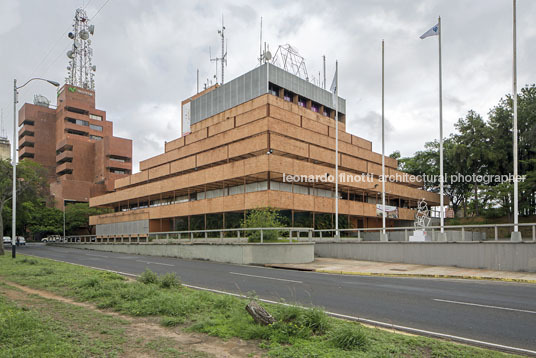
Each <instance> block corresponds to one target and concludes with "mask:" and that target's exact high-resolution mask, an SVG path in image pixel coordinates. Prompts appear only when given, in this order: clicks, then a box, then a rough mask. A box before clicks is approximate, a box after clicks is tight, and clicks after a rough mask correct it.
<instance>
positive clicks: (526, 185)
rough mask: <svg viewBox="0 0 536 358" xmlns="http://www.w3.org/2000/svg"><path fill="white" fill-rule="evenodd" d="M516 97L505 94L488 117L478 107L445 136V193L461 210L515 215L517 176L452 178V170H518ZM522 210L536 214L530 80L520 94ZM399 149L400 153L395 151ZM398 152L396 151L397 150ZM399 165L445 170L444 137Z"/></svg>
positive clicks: (435, 185) (535, 121) (534, 93)
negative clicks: (441, 162) (441, 163)
mask: <svg viewBox="0 0 536 358" xmlns="http://www.w3.org/2000/svg"><path fill="white" fill-rule="evenodd" d="M512 105H513V101H512V97H511V96H510V95H507V96H506V97H505V98H503V99H501V100H500V101H499V103H498V104H497V105H496V106H494V107H493V108H492V109H491V110H490V112H489V113H488V118H487V120H486V119H484V118H483V117H482V116H481V115H480V114H478V113H476V112H475V111H473V110H470V111H468V113H467V115H466V116H465V117H464V118H460V119H459V120H458V122H457V123H456V124H455V129H456V132H455V133H453V134H452V135H451V136H450V137H448V138H445V139H444V151H443V154H444V172H445V173H446V174H447V182H446V186H445V194H446V195H447V196H448V197H449V199H450V201H451V204H452V207H453V209H454V211H455V212H458V211H459V209H460V208H461V207H463V209H464V210H463V213H464V215H466V216H467V215H475V216H476V215H482V214H484V215H488V216H503V215H506V216H510V215H512V212H513V208H512V206H513V204H512V196H513V182H512V181H511V180H510V181H502V180H501V181H491V182H489V181H478V180H471V181H465V180H463V181H451V180H449V179H450V178H451V176H452V175H457V174H458V173H459V174H460V175H461V176H473V174H474V175H476V176H486V175H487V176H488V178H489V176H509V175H513V138H512V137H513V135H512V131H513V120H512V118H513V109H512ZM518 131H519V132H518V138H519V143H518V148H519V154H518V155H519V174H520V175H524V176H525V180H524V181H523V182H520V183H519V210H520V215H533V214H536V87H535V86H534V85H531V86H526V87H524V88H523V89H522V90H521V93H519V94H518ZM394 154H395V153H394ZM395 155H396V154H395ZM399 169H401V170H403V171H406V172H408V173H411V174H415V175H423V174H424V175H427V176H431V175H438V174H439V143H438V141H433V142H428V143H425V145H424V150H422V151H418V152H416V153H415V154H414V155H413V156H411V157H406V158H400V159H399ZM425 188H426V189H427V190H431V191H435V192H438V191H439V181H438V180H436V181H430V182H426V183H425Z"/></svg>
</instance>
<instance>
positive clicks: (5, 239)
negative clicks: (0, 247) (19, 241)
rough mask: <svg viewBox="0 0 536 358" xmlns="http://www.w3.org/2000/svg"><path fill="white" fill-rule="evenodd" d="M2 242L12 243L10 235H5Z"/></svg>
mask: <svg viewBox="0 0 536 358" xmlns="http://www.w3.org/2000/svg"><path fill="white" fill-rule="evenodd" d="M2 242H3V243H4V245H5V244H11V238H10V237H9V236H4V238H3V239H2Z"/></svg>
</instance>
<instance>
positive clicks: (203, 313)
mask: <svg viewBox="0 0 536 358" xmlns="http://www.w3.org/2000/svg"><path fill="white" fill-rule="evenodd" d="M17 260H19V259H17ZM36 260H37V261H38V263H37V264H30V263H21V264H17V265H15V264H14V263H13V261H12V260H11V259H7V258H6V257H0V266H1V267H2V271H1V273H0V275H1V276H3V277H5V278H6V279H8V280H11V281H13V282H17V283H21V284H24V285H27V286H30V287H34V288H41V289H45V290H48V291H52V292H55V293H57V294H60V295H63V296H67V297H72V298H74V299H77V300H81V301H87V302H92V303H94V304H96V305H98V307H102V308H109V309H112V310H115V311H118V312H122V313H125V314H129V315H132V316H157V317H160V319H161V321H160V323H161V324H162V325H164V326H175V325H185V329H186V330H189V331H195V332H202V333H207V334H209V335H212V336H216V337H221V338H224V339H228V338H231V337H237V338H241V339H255V340H260V345H262V347H264V348H265V349H266V350H267V355H268V356H270V357H337V358H339V357H341V358H347V357H399V356H404V357H423V356H424V357H504V356H507V355H505V354H504V353H501V352H496V351H490V350H484V349H480V348H475V347H468V346H464V345H458V344H454V343H451V342H446V341H442V340H436V339H431V338H426V337H414V336H409V335H402V334H395V333H392V332H387V331H385V330H380V329H373V328H368V327H363V326H361V325H360V324H358V323H353V322H345V321H342V320H339V319H335V318H332V317H328V316H327V315H326V314H325V313H324V312H323V311H322V310H321V309H319V308H312V309H303V308H297V307H293V306H284V305H271V304H264V303H262V305H263V306H264V307H265V308H266V309H267V310H268V311H269V312H270V313H271V314H272V315H273V316H274V317H275V318H276V319H277V322H276V323H275V324H272V325H270V326H260V325H258V324H256V323H255V322H254V321H253V319H252V318H251V317H250V316H249V314H248V313H247V312H246V310H245V309H244V308H245V305H246V304H247V302H248V300H247V299H240V298H237V297H232V296H224V295H218V294H215V293H211V292H205V291H196V290H193V289H189V288H186V287H181V289H178V290H176V289H169V288H163V287H161V282H162V281H163V278H158V276H157V275H156V274H154V273H152V272H150V271H146V272H145V273H144V274H143V275H142V277H143V278H141V279H140V280H138V281H127V280H124V279H122V278H121V276H119V275H116V274H110V273H106V272H102V271H98V270H94V269H90V268H85V267H81V266H75V265H70V264H66V263H61V262H54V261H51V260H46V259H36ZM42 267H49V268H51V269H52V270H53V272H52V273H50V274H48V275H41V276H39V275H36V273H37V272H39V270H40V269H41V268H42ZM166 281H169V282H171V284H169V285H168V284H165V285H164V287H168V286H169V287H173V285H174V283H175V282H176V281H175V280H174V279H173V278H172V277H171V276H170V278H166ZM0 317H1V316H0ZM0 319H1V318H0ZM0 342H2V340H0ZM144 344H145V343H144ZM170 354H171V353H170ZM173 354H175V353H173Z"/></svg>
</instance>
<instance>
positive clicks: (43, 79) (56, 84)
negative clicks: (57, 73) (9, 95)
mask: <svg viewBox="0 0 536 358" xmlns="http://www.w3.org/2000/svg"><path fill="white" fill-rule="evenodd" d="M33 80H40V81H45V82H48V83H50V84H51V85H53V86H55V87H59V85H60V84H59V82H56V81H52V80H47V79H46V78H41V77H34V78H30V79H29V80H28V81H26V83H25V84H23V85H22V86H19V87H15V89H17V90H18V89H21V88H22V87H24V86H26V85H27V84H28V83H30V82H32V81H33ZM15 83H16V82H15Z"/></svg>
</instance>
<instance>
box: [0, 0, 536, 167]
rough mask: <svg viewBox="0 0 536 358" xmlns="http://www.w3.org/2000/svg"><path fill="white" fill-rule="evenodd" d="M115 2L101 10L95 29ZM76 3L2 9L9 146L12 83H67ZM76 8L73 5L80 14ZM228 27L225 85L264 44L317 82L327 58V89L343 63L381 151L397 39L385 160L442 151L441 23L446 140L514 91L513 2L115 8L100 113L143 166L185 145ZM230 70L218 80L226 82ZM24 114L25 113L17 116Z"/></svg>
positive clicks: (522, 59) (523, 16)
mask: <svg viewBox="0 0 536 358" xmlns="http://www.w3.org/2000/svg"><path fill="white" fill-rule="evenodd" d="M104 2H105V0H92V1H89V5H88V7H87V12H88V14H89V15H90V16H92V15H93V14H95V13H96V12H97V10H98V9H99V8H100V7H101V6H102V5H103V4H104ZM65 4H66V3H65V2H64V1H60V0H50V1H46V2H43V1H37V0H33V1H24V2H21V1H15V0H4V1H2V2H0V53H2V55H3V56H2V57H1V58H0V66H1V68H2V71H1V72H0V93H1V96H0V107H2V108H3V109H4V119H5V121H6V122H7V123H6V127H7V130H8V131H9V133H11V129H10V128H12V127H11V119H10V118H12V113H11V108H12V102H11V101H12V86H13V85H12V83H13V82H12V81H13V78H17V79H18V80H19V83H22V81H25V80H27V79H28V78H30V77H31V76H36V75H37V76H42V77H48V78H51V79H55V80H58V81H61V82H63V79H64V77H65V73H66V70H65V66H66V65H67V58H66V57H65V51H66V50H67V47H68V46H69V40H68V39H67V37H66V36H65V35H64V32H65V31H66V30H68V29H69V26H70V24H71V22H72V18H73V15H74V10H75V8H74V7H72V8H70V7H68V6H65ZM72 6H75V5H74V4H72ZM534 13H536V2H534V1H530V0H520V1H518V74H519V83H520V84H528V83H534V82H535V81H536V80H535V79H536V68H535V67H534V66H533V57H534V55H535V52H536V48H535V47H536V45H535V43H536V42H535V40H536V28H535V27H534V26H533V25H532V22H533V19H532V17H533V16H532V15H533V14H534ZM222 14H223V15H224V16H225V25H226V27H227V30H226V34H227V36H228V41H229V43H228V47H229V64H228V67H227V69H226V79H227V80H229V79H232V78H234V77H236V76H238V75H240V74H242V73H244V72H246V71H248V70H250V69H251V68H253V67H254V66H255V65H256V63H257V57H258V51H259V20H260V19H259V18H260V16H263V22H264V29H263V37H264V39H265V40H266V41H268V43H269V44H270V48H271V49H272V50H273V51H275V49H276V48H277V45H279V44H285V43H290V44H291V45H293V46H294V47H296V48H297V49H299V51H300V53H301V54H302V55H303V56H304V57H305V58H306V61H307V68H308V70H309V74H310V76H311V77H313V76H315V77H318V71H319V70H320V69H321V68H322V55H326V56H327V61H328V64H327V69H328V73H327V82H328V87H329V83H331V79H332V76H333V71H334V67H335V66H334V63H335V59H338V60H339V69H340V94H341V96H343V97H345V98H346V99H347V112H348V113H347V121H348V130H349V131H350V132H352V133H353V134H356V135H358V136H361V137H365V138H367V139H370V140H373V141H374V149H375V150H380V149H381V143H380V142H379V141H378V140H379V133H380V132H379V127H378V125H379V120H378V118H379V117H378V113H380V111H381V87H380V86H381V82H380V81H381V77H380V76H381V72H380V71H381V67H380V65H381V63H380V61H381V52H380V49H381V40H382V39H385V48H386V59H385V61H386V62H385V66H386V72H385V76H386V78H385V85H386V87H385V113H386V118H387V119H388V122H387V123H388V125H387V136H386V138H387V142H386V152H387V153H391V152H392V151H394V150H400V151H401V152H402V154H403V155H410V154H412V153H413V152H415V151H417V150H420V149H421V148H422V146H423V144H424V142H426V141H430V140H433V139H435V138H438V133H439V129H438V78H437V73H438V68H437V40H436V38H428V39H425V40H420V39H419V36H420V35H421V34H422V33H424V32H425V31H426V30H427V29H428V28H430V27H431V26H432V25H434V24H435V23H436V21H437V15H438V14H441V16H442V23H443V81H444V83H443V91H444V126H445V135H448V134H449V133H450V132H452V131H453V130H454V123H455V122H456V121H457V120H458V118H460V117H463V116H464V115H465V114H466V112H467V111H468V110H469V109H474V110H476V111H477V112H479V113H480V114H482V115H485V114H486V113H487V112H488V110H489V109H490V108H491V107H492V106H493V105H495V104H496V103H497V102H498V100H499V99H500V98H501V97H503V96H504V95H505V94H506V93H508V92H509V91H510V90H511V35H512V26H511V2H505V1H502V0H474V1H465V0H452V1H440V0H428V1H425V0H414V1H407V0H383V1H372V0H367V1H365V0H363V1H350V0H346V1H337V2H334V1H324V0H312V1H306V0H297V1H293V2H288V1H284V0H271V1H265V2H262V3H251V2H249V1H246V0H234V1H231V0H224V1H220V2H213V1H208V0H204V1H194V2H193V1H173V0H162V1H158V2H147V1H141V0H130V1H110V2H109V3H108V4H107V5H106V6H105V7H104V8H103V9H102V10H101V12H100V13H99V14H98V16H97V17H96V18H95V19H94V20H93V23H94V24H95V25H96V33H95V37H94V41H93V44H94V50H95V55H94V63H95V64H96V65H97V68H98V69H97V76H96V83H97V95H96V98H97V106H98V107H99V108H101V109H104V110H106V111H107V114H108V118H109V119H110V120H112V121H114V130H115V133H116V135H119V136H123V137H128V138H132V139H133V140H134V161H135V162H136V164H135V165H134V167H135V169H136V168H137V162H138V161H139V160H143V159H146V158H148V157H150V156H153V155H156V154H158V153H160V152H162V151H163V147H164V142H165V141H170V140H172V139H174V138H176V137H178V136H179V134H180V101H181V100H183V99H185V98H187V97H189V96H191V95H192V94H193V93H194V92H195V87H196V83H195V81H196V69H197V68H199V70H200V73H201V82H202V83H203V82H204V81H205V80H206V79H207V78H211V77H212V76H213V74H214V71H215V65H214V63H211V62H210V61H209V51H208V48H209V46H210V47H211V48H212V51H213V56H214V54H215V53H216V51H219V49H220V46H221V45H220V42H219V38H218V35H217V29H218V28H219V26H220V24H221V15H222ZM219 71H220V70H219V69H218V75H220V73H219ZM35 93H42V94H44V95H45V96H47V97H48V98H50V99H54V98H55V93H54V89H53V88H52V87H50V86H48V85H46V84H42V83H38V82H35V83H32V84H31V85H28V86H27V87H26V88H24V89H23V90H21V95H20V102H21V103H22V102H25V101H26V102H31V101H32V98H33V94H35ZM19 105H20V104H19Z"/></svg>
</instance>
